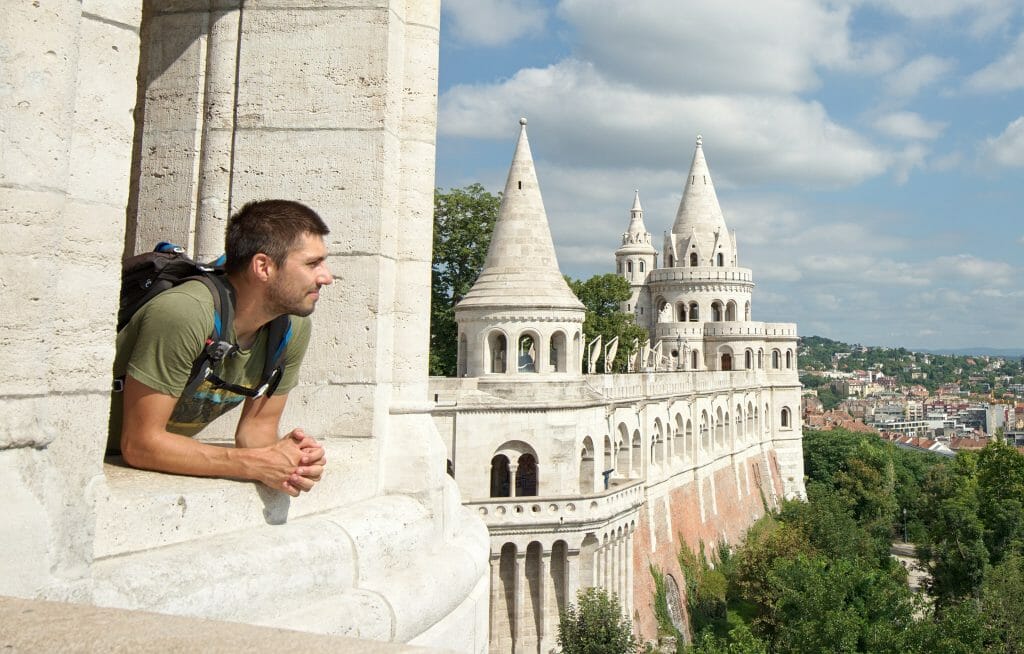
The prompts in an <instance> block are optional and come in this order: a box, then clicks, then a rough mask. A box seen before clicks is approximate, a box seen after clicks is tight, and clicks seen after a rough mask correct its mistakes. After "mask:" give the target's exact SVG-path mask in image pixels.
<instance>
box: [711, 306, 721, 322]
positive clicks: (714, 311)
mask: <svg viewBox="0 0 1024 654" xmlns="http://www.w3.org/2000/svg"><path fill="white" fill-rule="evenodd" d="M711 321H712V322H722V303H721V302H712V303H711Z"/></svg>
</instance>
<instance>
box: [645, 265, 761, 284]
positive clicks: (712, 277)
mask: <svg viewBox="0 0 1024 654" xmlns="http://www.w3.org/2000/svg"><path fill="white" fill-rule="evenodd" d="M753 279H754V276H753V274H752V273H751V271H750V268H719V267H717V266H716V267H711V266H700V267H697V268H656V269H654V270H652V271H651V274H650V277H649V278H648V280H649V281H650V282H653V283H657V282H669V281H685V282H708V281H711V282H747V283H752V282H753Z"/></svg>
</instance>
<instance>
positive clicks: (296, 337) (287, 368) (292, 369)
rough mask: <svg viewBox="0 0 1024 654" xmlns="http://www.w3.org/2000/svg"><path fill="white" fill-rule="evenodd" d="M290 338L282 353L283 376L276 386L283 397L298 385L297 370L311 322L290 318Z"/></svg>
mask: <svg viewBox="0 0 1024 654" xmlns="http://www.w3.org/2000/svg"><path fill="white" fill-rule="evenodd" d="M291 321H292V336H291V339H290V340H289V341H288V346H287V348H286V349H285V353H284V375H283V376H282V377H281V383H280V384H278V387H277V393H279V394H281V395H283V394H285V393H287V392H288V391H290V390H292V389H293V388H295V386H296V385H298V383H299V369H300V368H302V359H303V358H304V357H305V356H306V348H307V347H309V335H310V332H311V331H312V329H313V321H312V320H310V319H309V318H308V317H300V316H291Z"/></svg>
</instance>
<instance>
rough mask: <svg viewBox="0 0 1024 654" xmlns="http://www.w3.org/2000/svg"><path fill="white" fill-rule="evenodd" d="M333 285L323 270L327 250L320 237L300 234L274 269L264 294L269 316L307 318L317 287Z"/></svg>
mask: <svg viewBox="0 0 1024 654" xmlns="http://www.w3.org/2000/svg"><path fill="white" fill-rule="evenodd" d="M333 281H334V276H333V275H331V271H330V270H328V269H327V247H326V246H325V245H324V239H323V237H321V236H319V235H316V234H303V235H302V237H301V238H300V239H299V241H298V243H297V244H296V245H295V247H293V248H292V249H291V250H289V251H288V256H287V257H285V260H284V263H282V264H281V266H280V267H278V268H276V270H275V274H274V277H273V278H272V279H271V282H270V286H269V288H268V291H267V299H268V302H269V303H270V304H271V308H272V309H273V313H275V314H278V315H280V314H284V313H289V314H292V315H295V316H308V315H309V314H311V313H313V308H314V307H315V306H316V301H317V300H318V299H320V287H321V286H326V285H327V284H330V283H331V282H333Z"/></svg>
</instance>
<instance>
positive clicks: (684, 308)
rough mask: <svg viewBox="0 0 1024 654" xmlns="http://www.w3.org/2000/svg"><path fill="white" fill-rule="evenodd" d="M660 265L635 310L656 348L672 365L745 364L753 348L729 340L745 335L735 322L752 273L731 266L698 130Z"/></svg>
mask: <svg viewBox="0 0 1024 654" xmlns="http://www.w3.org/2000/svg"><path fill="white" fill-rule="evenodd" d="M664 263H665V267H663V268H658V269H656V270H654V271H653V272H651V274H650V275H649V276H648V280H647V286H646V292H647V293H648V294H649V297H650V300H649V301H650V305H651V306H650V310H649V311H647V312H646V314H645V315H637V322H638V323H639V324H640V325H642V326H644V327H647V328H648V330H650V333H651V343H652V344H656V343H658V342H659V341H660V342H662V344H663V348H662V349H661V351H662V352H663V353H664V354H665V355H666V356H670V358H671V359H672V360H673V365H674V367H677V368H679V369H685V370H734V369H740V368H752V367H753V365H754V361H753V358H754V357H755V356H756V352H757V348H756V347H754V346H753V345H752V344H747V343H744V342H743V341H745V340H746V339H745V338H738V341H737V342H735V343H732V342H731V341H733V340H736V339H735V338H734V337H739V336H740V335H741V334H743V335H744V336H748V335H750V331H751V330H750V329H744V328H741V327H740V326H739V325H737V324H736V323H749V321H750V302H751V292H752V291H753V288H754V282H753V277H752V274H751V271H750V269H749V268H741V267H739V266H738V261H737V256H736V236H735V234H734V233H730V232H729V230H728V228H727V227H726V224H725V218H724V217H723V215H722V208H721V207H720V206H719V204H718V196H717V195H716V194H715V186H714V184H713V183H712V181H711V173H710V172H709V171H708V165H707V161H706V160H705V159H704V149H703V140H702V138H701V137H700V136H698V137H697V146H696V150H695V152H694V155H693V162H692V163H691V164H690V173H689V175H687V177H686V181H685V186H684V188H683V198H682V200H681V201H680V202H679V210H678V211H677V212H676V218H675V223H674V224H673V225H672V232H671V233H670V234H667V235H666V236H665V245H664ZM711 323H729V324H731V327H728V328H725V326H723V325H712V324H711ZM723 338H724V339H725V341H729V342H728V343H726V342H723ZM762 356H763V355H762ZM741 357H742V360H738V359H740V358H741Z"/></svg>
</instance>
